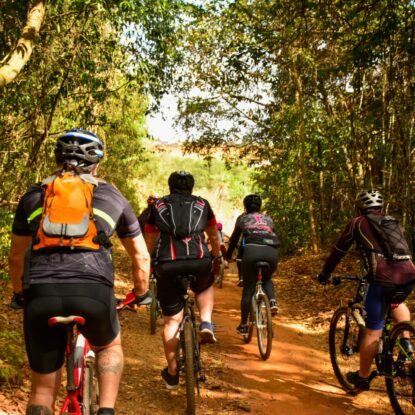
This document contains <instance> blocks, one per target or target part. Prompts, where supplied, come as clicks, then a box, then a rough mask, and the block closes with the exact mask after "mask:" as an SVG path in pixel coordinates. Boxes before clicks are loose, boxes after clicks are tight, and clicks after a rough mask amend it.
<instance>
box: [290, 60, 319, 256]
mask: <svg viewBox="0 0 415 415" xmlns="http://www.w3.org/2000/svg"><path fill="white" fill-rule="evenodd" d="M294 59H295V57H293V62H292V65H291V74H292V76H293V80H294V85H295V89H296V100H297V104H298V111H299V115H300V123H299V128H298V138H299V140H300V171H301V178H302V182H303V187H304V194H305V197H306V200H307V208H308V220H309V224H310V232H311V244H312V250H313V254H314V255H317V254H318V237H317V227H316V220H315V214H314V206H313V192H312V189H311V186H310V182H309V181H308V178H309V176H308V172H307V166H306V163H305V157H306V154H305V153H306V146H305V139H306V138H305V117H304V111H305V109H304V99H303V88H302V82H301V79H300V76H299V74H298V71H297V68H296V66H295V62H294Z"/></svg>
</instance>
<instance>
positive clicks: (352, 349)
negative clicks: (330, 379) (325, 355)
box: [329, 307, 361, 391]
mask: <svg viewBox="0 0 415 415" xmlns="http://www.w3.org/2000/svg"><path fill="white" fill-rule="evenodd" d="M360 337H361V331H360V330H359V325H358V324H357V322H356V321H355V320H354V318H353V317H351V316H349V317H348V316H347V308H346V307H341V308H339V309H337V310H336V311H335V313H334V315H333V317H332V319H331V323H330V331H329V348H330V359H331V363H332V366H333V370H334V374H335V375H336V378H337V380H338V381H339V383H340V384H341V386H342V387H343V388H345V389H346V390H349V391H352V390H354V386H353V385H351V384H350V383H349V382H347V380H346V375H347V373H348V372H355V371H356V370H359V340H360Z"/></svg>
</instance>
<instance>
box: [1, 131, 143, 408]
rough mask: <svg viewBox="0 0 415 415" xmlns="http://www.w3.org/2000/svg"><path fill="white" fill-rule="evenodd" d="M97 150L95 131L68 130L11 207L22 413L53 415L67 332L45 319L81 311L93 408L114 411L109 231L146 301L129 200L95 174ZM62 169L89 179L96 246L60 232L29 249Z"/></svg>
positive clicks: (116, 370) (116, 332)
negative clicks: (23, 362)
mask: <svg viewBox="0 0 415 415" xmlns="http://www.w3.org/2000/svg"><path fill="white" fill-rule="evenodd" d="M103 154H104V152H103V144H102V142H101V140H100V139H99V138H98V137H97V136H96V135H95V134H93V133H91V132H89V131H85V130H81V129H73V130H70V131H68V132H66V133H65V134H63V135H62V136H61V137H59V139H58V141H57V144H56V147H55V158H56V161H57V164H58V166H59V168H58V170H57V171H56V172H55V173H54V174H53V175H52V176H51V177H50V178H48V180H45V181H44V182H43V183H40V184H36V185H33V186H32V187H31V188H30V189H29V190H28V191H27V192H26V193H25V194H24V195H23V197H22V198H21V199H20V201H19V204H18V207H17V210H16V214H15V217H14V222H13V228H12V240H11V249H10V255H9V269H10V277H11V280H12V283H13V290H14V300H15V301H14V303H13V304H16V302H17V303H20V304H21V305H23V307H24V321H23V324H24V334H25V342H26V350H27V355H28V358H29V364H30V367H31V369H32V391H31V395H30V400H29V403H28V407H27V412H26V414H28V415H34V414H43V415H51V414H53V411H54V403H55V402H54V401H55V398H56V396H57V392H58V389H59V386H60V376H61V368H62V365H63V363H64V354H65V339H66V335H65V329H64V328H62V329H61V328H59V327H49V325H48V319H49V318H50V317H53V316H57V315H80V316H83V317H84V318H85V319H86V324H85V326H83V327H82V329H81V331H82V333H83V334H84V335H85V337H86V338H87V339H88V341H89V343H90V344H91V346H92V348H93V349H94V351H95V352H96V356H97V377H98V382H99V390H100V403H99V404H100V409H99V411H98V414H99V415H113V414H114V404H115V400H116V397H117V393H118V387H119V383H120V379H121V374H122V369H123V351H122V347H121V337H120V324H119V321H118V316H117V312H116V304H115V298H114V292H113V285H114V268H113V264H112V259H111V243H110V238H111V236H112V235H113V234H114V233H116V234H117V235H118V237H119V238H120V240H121V242H122V244H123V245H124V247H125V249H126V250H127V252H128V254H129V256H130V257H131V260H132V274H133V281H134V289H133V292H132V293H131V295H130V297H131V301H135V302H148V297H149V294H148V277H149V269H150V258H149V254H148V251H147V248H146V245H145V242H144V238H143V236H142V234H141V230H140V226H139V224H138V221H137V218H136V216H135V214H134V212H133V210H132V208H131V206H130V204H129V203H128V201H127V200H126V199H125V198H124V196H123V195H122V194H121V193H120V192H119V191H118V190H117V189H116V188H115V187H113V186H112V185H110V184H109V183H106V182H105V181H103V180H101V179H99V178H98V177H97V170H98V165H99V161H100V159H101V158H102V157H103ZM68 172H69V174H70V175H72V176H73V177H75V176H76V175H78V176H79V177H81V178H82V182H83V183H84V182H88V183H93V189H94V190H93V194H92V207H91V209H92V214H93V219H94V220H93V223H94V224H95V227H96V230H95V232H96V236H94V238H93V241H94V243H95V244H96V246H97V248H96V249H88V248H85V249H78V248H75V246H74V245H72V246H68V247H65V246H63V238H64V236H62V246H56V247H55V246H53V245H51V246H50V247H48V248H42V249H38V250H35V249H34V248H33V246H35V245H36V244H38V239H39V238H38V235H39V232H40V226H41V223H42V220H43V223H45V215H44V213H45V209H47V207H46V206H45V204H44V199H45V198H46V196H45V192H46V190H45V189H46V188H47V185H46V184H45V183H51V181H53V180H55V179H56V178H57V177H63V176H64V175H65V174H66V173H68ZM65 177H66V176H65ZM53 183H54V182H53ZM69 196H70V195H69ZM42 226H43V225H42ZM90 226H92V225H90ZM68 227H70V226H68ZM42 229H43V228H42ZM89 230H90V229H88V232H89ZM62 232H63V231H62ZM46 237H47V235H46ZM74 239H76V238H75V237H74ZM25 253H26V255H25ZM22 276H23V278H22Z"/></svg>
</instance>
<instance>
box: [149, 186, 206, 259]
mask: <svg viewBox="0 0 415 415" xmlns="http://www.w3.org/2000/svg"><path fill="white" fill-rule="evenodd" d="M153 206H154V208H155V209H156V212H157V215H156V226H157V227H158V229H159V230H160V232H161V235H160V241H159V247H158V249H157V256H158V258H159V259H160V260H175V259H191V258H203V257H206V256H207V255H208V253H209V252H208V250H207V247H206V243H205V240H204V235H203V232H204V229H205V227H206V225H207V216H208V209H206V202H205V201H204V200H203V199H202V198H200V197H197V196H193V195H179V194H172V195H169V196H165V197H162V198H161V199H159V200H158V201H157V202H155V203H154V205H153Z"/></svg>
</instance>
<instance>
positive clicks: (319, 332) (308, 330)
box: [279, 321, 327, 334]
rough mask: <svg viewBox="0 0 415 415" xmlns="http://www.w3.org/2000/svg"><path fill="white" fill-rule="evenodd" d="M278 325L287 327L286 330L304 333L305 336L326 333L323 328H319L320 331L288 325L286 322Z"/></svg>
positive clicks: (294, 324)
mask: <svg viewBox="0 0 415 415" xmlns="http://www.w3.org/2000/svg"><path fill="white" fill-rule="evenodd" d="M279 324H280V325H281V326H284V327H288V328H291V329H294V330H296V331H297V332H300V333H305V334H325V333H326V332H327V329H325V328H324V327H321V328H320V329H315V328H310V327H307V326H304V325H303V324H300V323H288V322H287V321H285V322H282V321H280V322H279Z"/></svg>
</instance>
